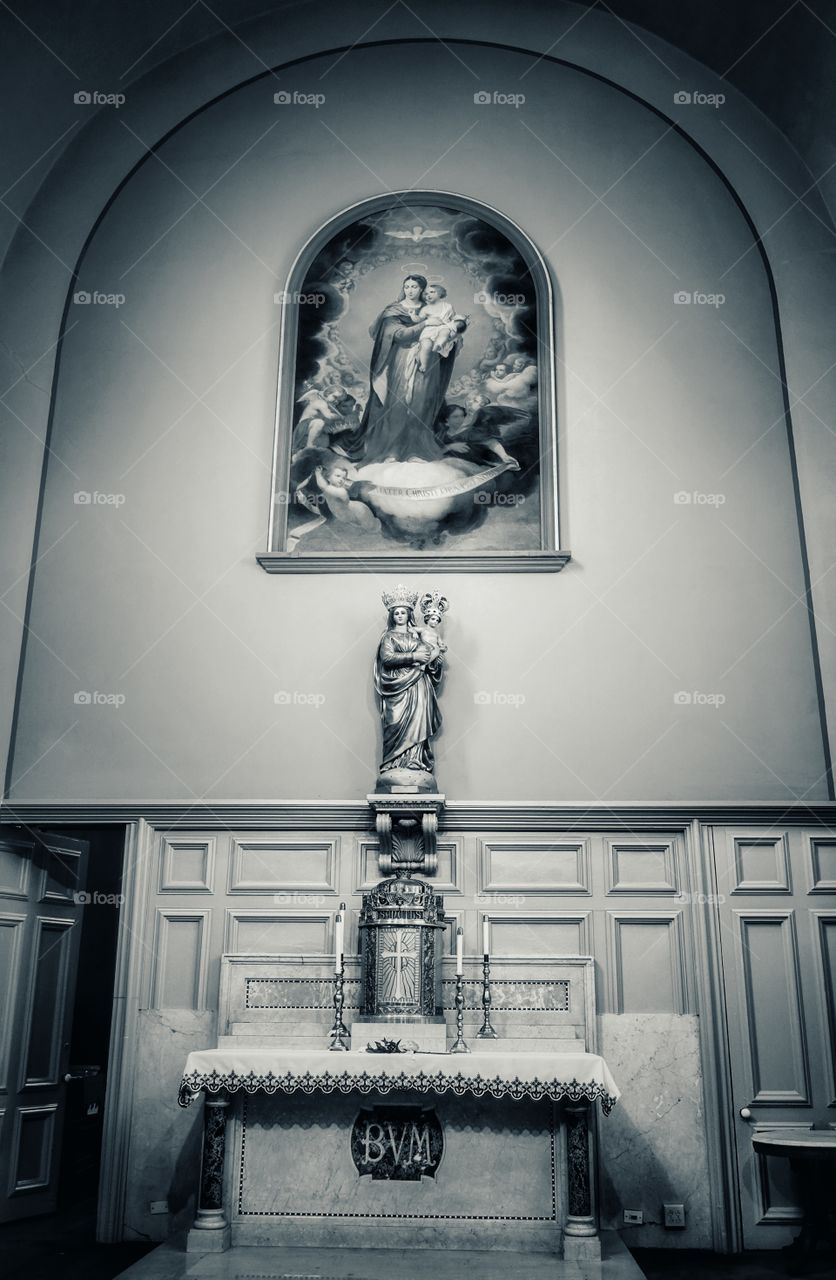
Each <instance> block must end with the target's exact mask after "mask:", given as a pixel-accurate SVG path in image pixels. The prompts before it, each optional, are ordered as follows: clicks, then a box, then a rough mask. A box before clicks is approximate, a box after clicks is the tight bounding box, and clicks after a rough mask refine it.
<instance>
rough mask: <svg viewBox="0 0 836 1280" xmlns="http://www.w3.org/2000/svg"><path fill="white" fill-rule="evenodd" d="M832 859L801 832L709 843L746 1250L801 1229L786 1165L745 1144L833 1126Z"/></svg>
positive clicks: (733, 834) (722, 833)
mask: <svg viewBox="0 0 836 1280" xmlns="http://www.w3.org/2000/svg"><path fill="white" fill-rule="evenodd" d="M828 853H829V846H828V848H827V849H823V848H822V841H821V840H820V839H818V838H817V837H815V836H813V835H812V834H811V833H809V832H805V831H803V830H800V829H790V830H780V831H779V830H776V829H774V828H763V829H754V830H753V829H745V830H742V829H739V828H730V829H725V830H720V829H717V830H715V832H714V854H715V862H716V875H717V887H718V890H719V891H720V892H719V906H718V910H719V915H720V944H721V951H722V957H723V975H724V983H725V992H726V1008H727V1014H728V1034H729V1051H730V1066H731V1077H732V1089H733V1105H734V1124H735V1141H736V1150H737V1167H738V1177H739V1196H740V1210H741V1221H742V1227H743V1243H744V1247H745V1248H747V1249H770V1248H781V1247H783V1246H784V1245H786V1244H789V1243H790V1242H791V1241H792V1239H793V1238H794V1237H795V1235H796V1234H797V1233H798V1227H799V1223H800V1221H801V1218H802V1210H801V1207H800V1205H799V1204H798V1203H797V1199H796V1193H795V1188H794V1185H793V1180H792V1177H791V1174H790V1170H789V1164H788V1162H787V1161H786V1160H782V1159H776V1158H775V1157H772V1156H762V1155H756V1154H755V1153H754V1151H753V1150H752V1136H753V1133H754V1132H757V1131H759V1130H764V1129H779V1128H782V1127H792V1128H799V1127H801V1128H807V1127H809V1128H812V1127H813V1126H814V1125H815V1126H816V1127H829V1126H831V1125H833V1124H834V1123H836V1113H835V1112H834V1110H833V1109H832V1108H833V1103H834V1090H833V1077H834V1055H833V1028H834V1026H836V1009H834V1004H833V991H834V980H836V950H834V949H835V948H836V894H834V893H833V892H832V889H831V891H830V896H831V898H832V900H833V907H834V910H828V909H827V905H826V903H825V902H823V900H822V896H821V895H822V894H823V893H824V892H826V889H825V886H826V885H827V884H828V881H827V879H826V877H825V876H824V875H823V874H822V872H823V871H827V870H829V866H828V863H827V854H828ZM831 883H832V882H831ZM833 888H836V886H833ZM812 895H815V896H812ZM813 908H815V910H814V909H813ZM831 926H833V928H832V929H831ZM741 1110H745V1111H746V1112H748V1114H747V1115H744V1116H741V1114H740V1112H741Z"/></svg>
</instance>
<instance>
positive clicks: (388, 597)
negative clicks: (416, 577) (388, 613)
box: [382, 582, 418, 609]
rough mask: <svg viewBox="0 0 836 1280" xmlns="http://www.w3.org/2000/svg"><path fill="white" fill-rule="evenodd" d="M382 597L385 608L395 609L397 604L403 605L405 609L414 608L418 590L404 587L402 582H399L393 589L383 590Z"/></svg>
mask: <svg viewBox="0 0 836 1280" xmlns="http://www.w3.org/2000/svg"><path fill="white" fill-rule="evenodd" d="M382 599H383V603H384V605H385V606H386V608H387V609H396V608H397V607H398V605H404V606H405V607H406V608H407V609H414V608H415V601H416V600H417V599H418V592H417V591H410V589H409V587H405V586H404V585H403V583H402V582H399V583H398V585H397V586H396V587H395V589H394V591H384V592H383V597H382Z"/></svg>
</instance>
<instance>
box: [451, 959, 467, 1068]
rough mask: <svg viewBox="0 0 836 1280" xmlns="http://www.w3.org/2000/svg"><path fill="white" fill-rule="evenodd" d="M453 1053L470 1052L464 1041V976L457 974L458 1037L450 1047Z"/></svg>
mask: <svg viewBox="0 0 836 1280" xmlns="http://www.w3.org/2000/svg"><path fill="white" fill-rule="evenodd" d="M450 1052H451V1053H470V1050H469V1048H468V1047H467V1045H466V1044H465V1042H464V978H463V976H462V975H461V974H460V973H457V974H456V1039H455V1042H454V1044H453V1045H452V1046H451V1048H450Z"/></svg>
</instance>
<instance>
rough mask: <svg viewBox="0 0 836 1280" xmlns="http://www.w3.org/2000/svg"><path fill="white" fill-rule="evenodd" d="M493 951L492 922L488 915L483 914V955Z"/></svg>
mask: <svg viewBox="0 0 836 1280" xmlns="http://www.w3.org/2000/svg"><path fill="white" fill-rule="evenodd" d="M490 951H491V922H490V920H489V919H488V917H487V916H482V955H483V956H487V955H490Z"/></svg>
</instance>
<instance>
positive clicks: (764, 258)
mask: <svg viewBox="0 0 836 1280" xmlns="http://www.w3.org/2000/svg"><path fill="white" fill-rule="evenodd" d="M375 43H376V44H379V45H391V44H404V43H434V41H430V40H428V39H426V38H418V39H417V40H416V39H403V38H399V39H396V40H389V41H380V42H375ZM460 43H470V44H479V45H483V46H489V47H491V48H502V49H507V50H509V51H511V52H518V53H524V54H527V55H528V56H531V50H526V49H521V48H519V47H516V46H511V45H508V44H497V43H496V42H489V41H467V42H461V41H460ZM363 47H369V46H363ZM340 51H341V50H340V49H339V48H337V49H335V50H333V51H331V53H333V54H335V55H336V54H339V53H340ZM328 52H329V51H327V50H326V51H322V50H319V51H317V53H316V54H308V55H305V56H303V57H301V58H297V59H292V60H289V61H288V62H286V63H282V64H277V65H276V67H275V68H274V70H283V69H286V68H287V67H290V66H293V65H300V64H301V63H303V62H309V61H310V60H311V59H312V58H313V57H321V56H323V54H327V53H328ZM536 56H537V57H540V58H542V60H544V61H547V62H550V63H554V64H558V65H563V66H566V67H569V68H571V69H572V70H574V71H576V72H578V73H579V74H580V75H582V76H588V77H590V78H593V79H595V80H597V81H599V82H600V83H602V84H606V85H607V86H608V87H609V88H611V89H613V90H615V91H616V92H617V93H618V94H621V95H623V96H624V97H627V98H629V99H632V100H633V101H635V102H636V103H638V104H640V105H641V106H642V107H643V108H644V109H646V110H649V111H650V112H651V113H653V114H654V115H655V116H656V117H657V118H658V119H659V120H661V121H663V122H664V123H665V124H666V126H668V127H669V128H670V130H671V131H672V132H674V133H676V134H677V135H678V136H679V137H680V138H682V139H683V140H684V142H685V143H686V144H687V145H688V146H689V147H690V148H691V149H692V150H693V151H694V152H696V153H697V154H698V155H699V156H700V157H701V158H702V160H703V161H704V162H705V163H707V164H708V166H709V167H710V168H711V169H712V171H713V172H714V174H715V176H716V177H717V178H718V180H719V181H720V182H721V184H722V185H723V186H725V188H726V190H727V192H728V193H729V194H730V195H731V197H732V199H733V200H734V203H735V205H736V206H737V208H738V211H739V212H740V213H741V215H742V217H743V220H744V222H745V224H746V226H747V228H748V230H749V233H750V235H751V236H752V245H753V247H756V249H757V254H758V258H759V261H760V263H761V265H762V267H763V270H764V274H765V279H766V282H767V284H768V287H769V293H770V296H771V298H772V302H773V306H772V313H773V323H774V326H775V334H776V345H777V349H778V354H779V361H780V369H781V385H782V392H783V398H784V404H785V409H786V412H785V423H786V427H787V433H788V439H789V447H790V458H791V466H792V482H793V490H794V493H795V498H796V507H797V511H798V524H799V536H800V545H801V549H802V556H803V561H804V587H805V596H806V599H807V601H808V617H809V622H810V631H811V635H812V640H813V664H814V669H815V676H816V686H817V692H818V694H819V710H820V717H821V729H822V738H823V741H824V743H825V749H826V743H827V737H826V723H825V719H824V702H823V698H822V694H821V672H820V664H819V658H818V648H817V643H816V638H815V623H814V619H813V615H812V608H811V606H810V604H809V599H810V592H811V589H810V574H809V567H808V562H807V555H806V538H805V534H804V527H803V519H802V516H801V509H800V501H799V495H798V478H797V468H796V465H795V451H794V445H793V440H792V423H791V419H790V415H789V408H788V402H787V392H786V379H785V375H784V371H783V370H784V362H783V343H782V340H781V333H780V318H779V315H778V307H777V291H776V289H775V283H774V278H773V273H772V268H771V265H770V263H769V257H768V254H767V250H766V247H765V245H764V244H763V241H762V239H761V237H760V236H759V234H758V231H757V227H756V226H755V222H754V220H753V219H752V217H751V216H750V215H749V213H748V211H747V210H746V207H745V205H744V202H743V200H742V199H741V197H740V196H739V194H738V192H737V190H736V188H735V187H734V184H733V183H732V182H731V181H730V180H729V179H728V178H727V177H726V175H725V174H724V173H723V171H722V169H721V167H720V166H719V165H718V164H717V162H716V161H715V160H714V158H713V157H712V156H711V155H709V153H708V152H707V151H706V150H705V148H704V147H702V146H701V145H700V144H699V143H698V142H697V141H696V140H695V139H694V138H693V137H692V136H691V135H690V134H688V132H687V131H686V130H684V129H682V128H681V126H679V125H678V124H677V123H676V122H675V121H673V120H672V119H671V117H670V116H669V115H667V113H666V112H664V111H662V110H661V109H660V108H659V107H657V106H656V105H654V104H653V103H651V102H649V101H647V100H646V99H645V98H642V97H641V96H640V95H639V94H636V93H635V92H634V91H632V90H631V89H628V88H626V87H625V86H624V85H621V84H619V83H617V82H616V81H614V80H613V79H611V78H610V77H607V76H605V75H602V74H600V73H598V72H597V71H594V70H592V69H590V68H588V67H586V66H581V65H578V64H577V63H572V62H571V61H569V60H568V59H559V58H556V57H554V56H553V55H549V54H544V55H540V54H537V55H536ZM269 74H271V71H265V72H260V73H259V74H258V75H257V76H254V77H250V78H248V79H247V80H245V81H242V83H241V84H240V85H236V86H233V87H231V88H229V89H227V90H225V91H224V92H223V93H222V94H219V95H216V96H214V97H213V98H212V99H210V100H209V101H208V102H206V103H204V104H203V105H202V106H201V107H200V108H198V109H197V110H195V111H193V112H190V113H189V114H188V115H187V116H185V117H184V118H183V120H182V121H180V122H178V124H177V125H175V126H174V127H173V128H171V129H170V130H168V131H167V132H166V133H165V134H164V135H163V136H162V137H161V138H160V139H159V140H158V141H157V142H156V143H155V144H154V145H153V147H152V148H150V149H149V150H148V152H147V153H146V154H145V155H144V156H143V158H142V159H141V160H139V161H138V162H137V164H136V165H135V166H134V167H133V168H132V170H131V171H130V172H129V173H128V174H126V175H125V177H124V179H123V180H122V181H121V182H120V183H119V185H118V187H116V189H115V190H114V191H113V193H112V194H111V196H110V198H109V199H108V201H107V203H106V205H105V206H104V207H103V209H102V210H101V212H100V214H99V216H98V218H97V219H96V222H95V224H94V226H93V227H92V228H91V230H90V232H89V234H88V236H87V238H86V240H85V243H84V245H83V247H82V249H81V252H80V254H79V256H78V259H77V262H76V267H75V272H74V274H73V277H72V279H71V282H70V286H69V292H68V300H67V306H66V307H65V309H64V313H63V316H62V321H61V336H60V338H59V344H61V343H63V336H64V333H65V330H66V327H67V316H68V307H69V301H70V298H71V294H72V290H73V289H74V287H75V280H76V276H77V272H78V269H79V267H80V265H81V263H82V261H83V259H84V257H85V254H86V252H87V250H88V249H89V246H90V244H91V243H92V241H93V239H94V237H95V234H96V231H97V230H98V228H99V226H100V225H101V222H102V220H103V218H104V217H105V216H106V215H107V212H108V210H109V208H110V207H111V206H112V204H113V202H114V201H115V200H116V199H117V198H118V196H119V194H120V193H121V192H122V191H123V190H124V189H125V187H126V185H127V184H128V182H129V181H130V179H131V178H132V177H133V175H134V174H135V173H136V172H137V170H138V169H139V168H140V166H141V165H142V164H144V163H146V161H147V159H148V158H149V157H150V156H151V155H152V154H154V153H155V152H156V151H157V150H158V149H159V148H160V147H162V146H163V145H164V144H165V142H167V141H168V139H169V138H171V137H172V136H173V135H174V134H175V133H176V132H178V131H179V130H180V129H181V128H183V127H184V126H186V125H187V124H188V123H190V121H191V120H193V119H194V118H195V117H196V116H197V115H199V114H201V113H202V112H203V111H205V110H207V109H208V108H209V107H211V106H212V105H214V104H215V103H216V102H218V101H220V100H221V99H222V98H225V97H227V96H229V95H230V94H232V93H235V92H236V91H237V90H238V89H239V88H241V87H243V86H245V85H247V84H250V83H253V82H254V81H255V80H258V79H263V78H264V77H265V76H267V75H269ZM59 351H60V345H59ZM57 374H58V363H57V362H56V369H55V377H54V379H53V386H52V395H51V405H52V406H54V401H55V386H56V380H57ZM52 412H53V410H52V408H51V409H50V417H51V416H52ZM48 457H49V438H48V439H47V445H46V451H45V454H44V465H43V472H44V475H45V472H46V467H47V462H48ZM42 484H43V482H42ZM42 495H43V488H42V493H41V499H40V502H39V520H40V511H42V504H43V496H42ZM39 541H40V534H39V530H38V531H36V538H35V554H34V556H33V562H32V563H33V566H34V565H35V563H36V562H37V558H38V554H39V552H38V546H39ZM34 572H35V571H34V567H33V569H32V571H31V574H30V585H29V591H28V599H27V605H26V622H25V624H24V625H25V627H26V628H28V623H29V617H30V604H31V599H32V588H31V581H32V575H33V574H34ZM27 633H28V632H26V631H25V632H24V634H27ZM22 676H23V662H21V666H20V669H19V677H18V691H17V698H16V707H15V714H14V722H15V724H16V722H17V718H18V707H19V701H20V689H21V681H22Z"/></svg>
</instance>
